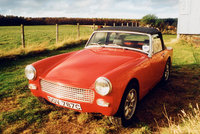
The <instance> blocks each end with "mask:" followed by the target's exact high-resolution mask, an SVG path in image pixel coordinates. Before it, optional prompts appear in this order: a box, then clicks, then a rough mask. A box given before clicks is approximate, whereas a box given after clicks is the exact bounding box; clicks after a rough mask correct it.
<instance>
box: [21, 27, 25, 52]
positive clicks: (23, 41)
mask: <svg viewBox="0 0 200 134" xmlns="http://www.w3.org/2000/svg"><path fill="white" fill-rule="evenodd" d="M21 39H22V47H23V48H25V36H24V25H23V24H21Z"/></svg>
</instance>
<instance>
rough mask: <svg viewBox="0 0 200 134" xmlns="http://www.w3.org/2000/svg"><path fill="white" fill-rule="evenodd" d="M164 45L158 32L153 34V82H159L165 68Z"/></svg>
mask: <svg viewBox="0 0 200 134" xmlns="http://www.w3.org/2000/svg"><path fill="white" fill-rule="evenodd" d="M164 57H165V53H164V47H163V44H162V42H161V38H160V36H159V35H158V34H156V35H153V36H152V57H151V60H150V62H151V67H152V71H153V78H152V80H153V82H154V83H157V82H158V81H160V79H161V78H162V75H163V71H164V68H165V62H164Z"/></svg>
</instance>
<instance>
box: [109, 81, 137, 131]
mask: <svg viewBox="0 0 200 134" xmlns="http://www.w3.org/2000/svg"><path fill="white" fill-rule="evenodd" d="M132 89H134V90H136V94H137V100H136V104H135V109H134V113H133V115H131V117H130V119H128V120H126V119H125V116H124V114H125V113H124V111H123V110H124V104H125V99H126V97H127V95H128V93H129V92H130V91H131V90H132ZM138 101H139V82H138V80H137V79H135V78H134V79H131V80H130V81H129V83H128V84H127V86H126V89H125V90H124V92H123V95H122V98H121V101H120V105H119V107H118V111H117V113H116V114H115V115H114V116H110V117H109V119H110V121H111V123H112V124H114V125H117V126H124V127H127V126H129V125H130V124H131V123H132V120H133V118H134V116H135V111H136V109H137V104H138Z"/></svg>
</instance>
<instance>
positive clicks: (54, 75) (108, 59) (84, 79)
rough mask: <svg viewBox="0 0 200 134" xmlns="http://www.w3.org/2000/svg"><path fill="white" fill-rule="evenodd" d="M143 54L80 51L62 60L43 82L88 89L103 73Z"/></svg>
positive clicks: (46, 75) (97, 49) (104, 49)
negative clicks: (47, 81)
mask: <svg viewBox="0 0 200 134" xmlns="http://www.w3.org/2000/svg"><path fill="white" fill-rule="evenodd" d="M145 57H146V55H145V54H142V53H140V52H136V51H130V50H122V49H117V48H114V49H113V48H92V49H91V48H90V49H83V50H80V51H78V52H76V53H74V54H72V55H70V56H69V57H67V58H65V59H63V61H62V62H61V63H59V64H58V65H56V66H55V67H54V68H53V69H51V70H49V71H48V72H47V73H45V75H44V76H43V77H44V78H43V79H45V80H50V81H53V82H58V83H62V84H65V85H68V86H75V87H79V88H89V87H90V86H91V85H92V84H93V83H94V82H95V80H96V79H97V78H98V77H100V76H103V75H104V74H105V73H108V72H109V71H111V70H113V69H115V68H117V67H119V66H120V65H122V64H124V63H126V62H128V61H131V62H134V61H136V60H141V61H142V59H144V58H145Z"/></svg>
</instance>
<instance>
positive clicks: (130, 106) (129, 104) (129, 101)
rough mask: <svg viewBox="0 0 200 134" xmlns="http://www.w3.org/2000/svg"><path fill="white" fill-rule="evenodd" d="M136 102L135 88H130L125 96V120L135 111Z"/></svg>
mask: <svg viewBox="0 0 200 134" xmlns="http://www.w3.org/2000/svg"><path fill="white" fill-rule="evenodd" d="M136 104H137V92H136V90H135V89H131V90H130V91H129V93H128V95H127V97H126V100H125V105H124V116H125V119H126V120H129V119H130V118H131V117H132V116H133V114H134V113H135V109H136Z"/></svg>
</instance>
